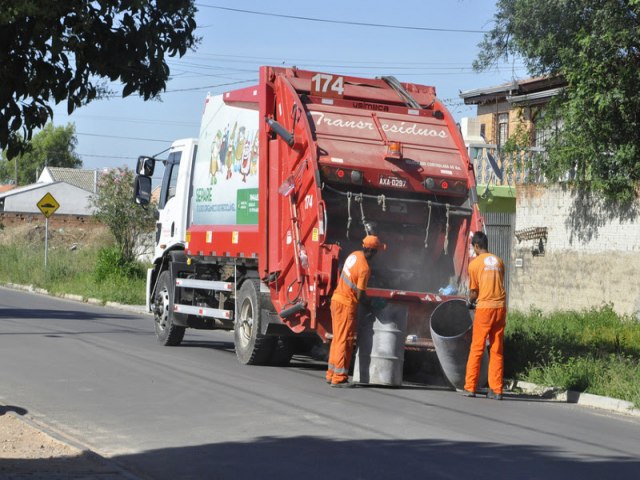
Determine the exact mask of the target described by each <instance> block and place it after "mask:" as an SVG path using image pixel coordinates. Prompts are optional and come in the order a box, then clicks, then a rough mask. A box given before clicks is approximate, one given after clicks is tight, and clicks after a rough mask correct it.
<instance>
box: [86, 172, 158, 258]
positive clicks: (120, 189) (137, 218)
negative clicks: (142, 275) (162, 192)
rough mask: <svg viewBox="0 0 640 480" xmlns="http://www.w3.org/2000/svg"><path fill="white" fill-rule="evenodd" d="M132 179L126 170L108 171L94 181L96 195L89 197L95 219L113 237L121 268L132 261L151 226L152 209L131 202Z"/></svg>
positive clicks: (152, 207) (152, 226)
mask: <svg viewBox="0 0 640 480" xmlns="http://www.w3.org/2000/svg"><path fill="white" fill-rule="evenodd" d="M133 180H134V175H133V172H132V171H131V170H129V169H128V168H127V167H123V168H115V169H112V170H110V171H108V172H106V173H104V174H102V176H101V177H100V178H99V179H98V192H97V194H95V195H94V196H92V197H91V203H92V205H93V207H94V208H95V217H96V218H97V219H98V220H99V221H100V222H102V223H103V224H104V225H106V226H107V227H108V228H109V230H110V231H111V233H112V234H113V236H114V238H115V241H116V245H117V247H118V249H119V251H120V261H121V262H122V263H123V265H126V264H131V263H133V262H134V261H135V259H136V251H137V249H138V247H139V246H140V245H141V243H142V242H143V240H144V236H145V234H148V233H150V232H152V231H153V228H154V226H155V206H151V208H140V206H139V205H136V203H135V202H134V201H133Z"/></svg>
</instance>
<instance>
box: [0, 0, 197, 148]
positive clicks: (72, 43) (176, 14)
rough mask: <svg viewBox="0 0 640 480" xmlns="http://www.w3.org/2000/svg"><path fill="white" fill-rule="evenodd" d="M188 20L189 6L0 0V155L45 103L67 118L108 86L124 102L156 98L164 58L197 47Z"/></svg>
mask: <svg viewBox="0 0 640 480" xmlns="http://www.w3.org/2000/svg"><path fill="white" fill-rule="evenodd" d="M194 15H195V7H194V1H193V0H101V1H100V2H95V1H91V0H65V1H53V2H52V1H49V0H0V86H1V87H0V149H5V148H6V149H7V156H8V158H9V159H11V158H13V157H14V156H15V155H17V154H18V153H20V152H21V151H23V149H24V147H25V141H28V140H30V138H31V135H32V133H33V131H34V129H38V128H41V127H43V126H44V125H45V124H46V123H47V121H48V119H50V118H51V117H52V115H53V112H52V108H51V105H52V104H57V103H60V102H62V101H66V102H67V111H68V112H69V113H71V112H72V111H73V110H75V109H76V108H77V107H79V106H80V105H83V104H87V103H89V102H91V101H92V100H94V99H96V98H99V97H100V96H103V95H104V94H106V93H107V89H106V87H105V85H106V81H107V80H110V81H120V82H121V83H122V84H123V91H122V95H123V96H125V97H126V96H128V95H130V94H132V93H134V92H138V93H139V94H140V96H141V97H143V98H144V99H145V100H148V99H149V98H152V97H154V96H156V95H157V94H158V93H160V92H161V91H162V90H164V88H165V87H166V82H167V79H168V77H169V67H168V66H167V63H166V58H167V56H169V57H172V56H176V55H180V56H182V55H184V54H185V53H186V51H187V49H189V48H192V47H193V46H195V44H196V43H197V38H196V37H195V36H194V30H195V28H196V23H195V19H194ZM20 131H22V135H20Z"/></svg>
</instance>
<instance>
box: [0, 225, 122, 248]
mask: <svg viewBox="0 0 640 480" xmlns="http://www.w3.org/2000/svg"><path fill="white" fill-rule="evenodd" d="M45 230H46V229H45V227H44V225H39V224H18V225H15V226H7V227H5V228H3V229H1V230H0V245H10V244H15V243H20V244H22V245H44V237H45ZM112 242H113V237H112V236H111V233H110V232H109V229H108V228H107V227H105V226H103V225H86V226H63V227H58V228H52V227H51V226H50V227H49V247H50V248H69V249H76V248H83V247H87V246H93V245H109V244H110V243H112Z"/></svg>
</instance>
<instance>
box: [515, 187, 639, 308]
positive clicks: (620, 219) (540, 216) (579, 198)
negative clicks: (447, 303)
mask: <svg viewBox="0 0 640 480" xmlns="http://www.w3.org/2000/svg"><path fill="white" fill-rule="evenodd" d="M516 195H517V197H516V232H517V231H519V230H522V229H525V228H529V227H547V229H548V238H547V241H546V243H545V253H544V255H543V256H534V255H532V253H531V252H532V248H533V247H535V246H537V245H538V241H537V240H535V241H534V240H523V241H522V242H518V241H517V239H515V238H514V244H513V249H512V256H511V262H510V263H511V266H510V269H511V284H510V295H509V305H510V308H512V309H518V310H528V309H529V308H530V307H532V306H533V307H535V308H538V309H541V310H543V311H553V310H575V309H577V310H580V309H585V308H590V307H599V306H601V305H603V304H604V303H611V304H613V308H614V309H615V311H616V312H618V313H623V314H637V313H638V312H639V311H640V202H635V203H633V204H631V205H627V206H624V207H621V206H619V205H614V204H612V203H610V202H607V201H605V200H603V199H602V198H601V197H599V196H595V195H585V194H581V193H579V192H577V191H575V190H573V189H571V188H568V187H563V186H561V185H556V186H552V187H543V186H518V188H517V193H516ZM520 264H521V265H522V266H518V265H520Z"/></svg>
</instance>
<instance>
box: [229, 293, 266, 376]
mask: <svg viewBox="0 0 640 480" xmlns="http://www.w3.org/2000/svg"><path fill="white" fill-rule="evenodd" d="M259 292H260V284H259V283H258V281H257V280H246V281H245V282H244V283H243V284H242V286H241V287H240V290H239V291H238V297H237V298H236V305H237V312H238V317H237V318H236V319H235V327H234V329H233V340H234V343H235V347H236V356H237V357H238V360H240V363H242V364H244V365H265V364H267V363H268V361H269V358H270V357H271V353H272V352H273V347H274V338H273V337H267V336H265V335H263V334H261V333H260V323H261V318H260V314H261V311H262V309H261V305H260V302H259V301H258V299H259V298H260V296H259Z"/></svg>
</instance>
